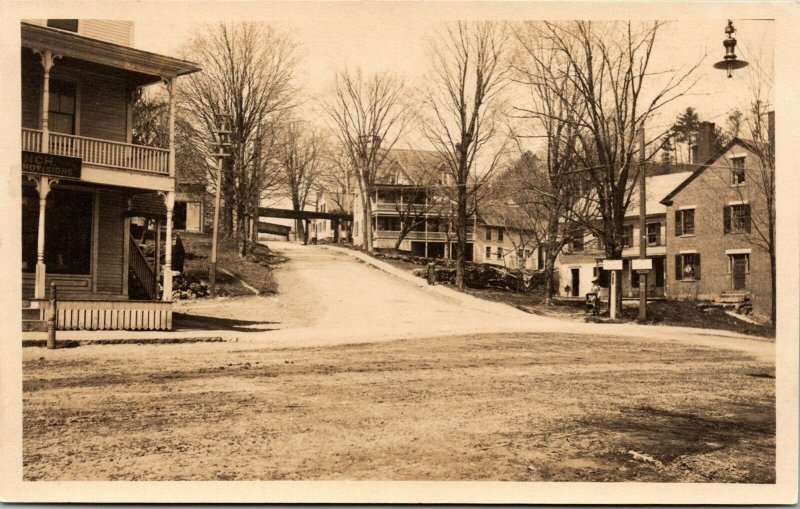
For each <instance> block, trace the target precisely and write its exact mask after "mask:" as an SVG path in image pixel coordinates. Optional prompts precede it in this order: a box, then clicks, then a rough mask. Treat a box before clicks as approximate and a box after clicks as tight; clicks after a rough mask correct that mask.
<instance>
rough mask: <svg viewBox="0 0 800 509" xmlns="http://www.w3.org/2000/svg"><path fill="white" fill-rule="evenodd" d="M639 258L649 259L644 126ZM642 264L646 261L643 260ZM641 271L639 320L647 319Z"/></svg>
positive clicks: (644, 277)
mask: <svg viewBox="0 0 800 509" xmlns="http://www.w3.org/2000/svg"><path fill="white" fill-rule="evenodd" d="M637 134H638V137H639V259H640V260H646V259H647V194H646V188H645V180H646V179H645V177H646V174H645V167H644V160H645V156H644V126H642V127H640V128H639V132H638V133H637ZM641 263H642V264H644V263H645V262H644V261H642V262H641ZM638 272H639V321H641V322H643V321H645V320H646V319H647V272H648V271H647V270H646V269H644V268H640V270H639V271H638Z"/></svg>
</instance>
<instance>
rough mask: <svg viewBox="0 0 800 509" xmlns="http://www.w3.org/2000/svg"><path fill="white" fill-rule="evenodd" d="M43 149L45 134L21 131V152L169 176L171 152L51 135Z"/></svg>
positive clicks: (86, 138) (54, 133)
mask: <svg viewBox="0 0 800 509" xmlns="http://www.w3.org/2000/svg"><path fill="white" fill-rule="evenodd" d="M49 139H50V141H49V144H48V145H49V146H48V147H43V146H42V143H43V142H42V131H41V130H39V129H25V128H23V129H22V150H25V151H30V152H47V153H50V154H54V155H59V156H69V157H79V158H81V160H82V162H83V164H84V165H90V166H97V167H99V168H110V169H119V170H130V171H136V172H143V173H145V174H151V175H162V176H169V150H167V149H163V148H155V147H145V146H143V145H134V144H132V143H120V142H117V141H110V140H101V139H99V138H89V137H86V136H74V135H71V134H62V133H56V132H51V133H50V135H49Z"/></svg>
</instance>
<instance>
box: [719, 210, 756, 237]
mask: <svg viewBox="0 0 800 509" xmlns="http://www.w3.org/2000/svg"><path fill="white" fill-rule="evenodd" d="M722 215H723V224H722V230H723V232H724V233H750V204H747V203H742V204H738V205H728V206H727V207H724V208H723V209H722Z"/></svg>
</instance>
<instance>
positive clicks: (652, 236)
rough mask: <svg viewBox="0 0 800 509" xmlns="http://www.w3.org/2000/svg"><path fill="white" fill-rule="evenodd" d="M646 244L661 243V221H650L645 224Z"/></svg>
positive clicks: (654, 244)
mask: <svg viewBox="0 0 800 509" xmlns="http://www.w3.org/2000/svg"><path fill="white" fill-rule="evenodd" d="M647 245H648V246H659V245H661V223H650V224H648V225H647Z"/></svg>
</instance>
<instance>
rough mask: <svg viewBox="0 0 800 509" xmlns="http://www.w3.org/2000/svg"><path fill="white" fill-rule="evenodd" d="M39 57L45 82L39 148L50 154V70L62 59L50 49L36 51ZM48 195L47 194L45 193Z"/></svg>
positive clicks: (43, 83)
mask: <svg viewBox="0 0 800 509" xmlns="http://www.w3.org/2000/svg"><path fill="white" fill-rule="evenodd" d="M34 51H35V52H36V53H37V54H38V55H39V57H40V58H41V59H42V68H43V69H44V80H43V82H42V111H41V121H42V146H41V147H40V148H39V150H40V151H41V152H45V153H47V152H50V125H49V116H50V70H51V69H52V68H53V64H54V63H55V60H56V59H57V58H61V56H60V55H53V52H52V51H50V50H49V49H46V50H44V51H38V50H34ZM45 194H46V193H45Z"/></svg>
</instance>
